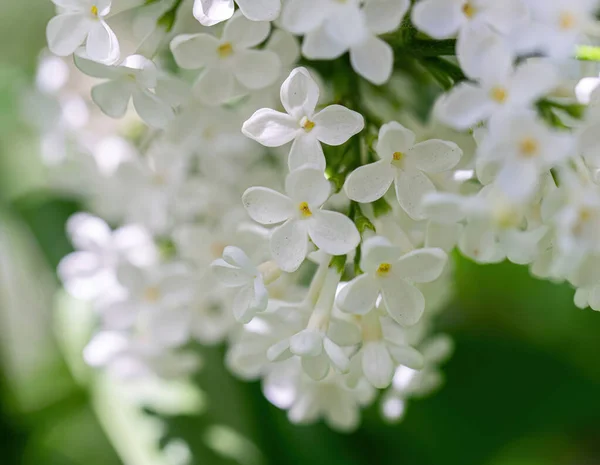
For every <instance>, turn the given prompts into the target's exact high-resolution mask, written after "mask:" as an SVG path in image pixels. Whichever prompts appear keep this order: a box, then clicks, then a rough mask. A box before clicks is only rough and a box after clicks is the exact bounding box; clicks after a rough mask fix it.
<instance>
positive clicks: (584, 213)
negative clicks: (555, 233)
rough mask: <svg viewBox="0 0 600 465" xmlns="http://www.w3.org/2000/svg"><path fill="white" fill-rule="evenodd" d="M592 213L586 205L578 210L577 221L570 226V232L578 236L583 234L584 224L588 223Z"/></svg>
mask: <svg viewBox="0 0 600 465" xmlns="http://www.w3.org/2000/svg"><path fill="white" fill-rule="evenodd" d="M593 215H594V213H593V212H592V210H590V209H589V208H587V207H582V208H581V209H580V210H579V215H578V218H577V222H576V223H575V224H574V225H573V227H572V228H571V232H572V233H573V235H575V236H580V235H582V234H583V229H584V228H585V225H586V224H587V223H589V222H590V221H591V219H592V217H593Z"/></svg>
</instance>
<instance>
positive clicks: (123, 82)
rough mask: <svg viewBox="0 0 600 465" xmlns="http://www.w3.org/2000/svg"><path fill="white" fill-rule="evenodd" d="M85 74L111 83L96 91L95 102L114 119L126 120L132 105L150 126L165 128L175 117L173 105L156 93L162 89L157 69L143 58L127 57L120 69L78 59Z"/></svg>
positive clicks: (98, 86) (76, 58) (79, 66)
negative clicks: (131, 102) (128, 108)
mask: <svg viewBox="0 0 600 465" xmlns="http://www.w3.org/2000/svg"><path fill="white" fill-rule="evenodd" d="M75 64H76V65H77V67H78V68H79V70H81V71H82V72H83V73H85V74H87V75H88V76H92V77H95V78H99V79H106V80H107V81H106V82H104V83H102V84H98V85H96V86H94V87H93V88H92V100H93V101H94V102H95V103H96V105H98V106H99V107H100V109H101V110H102V111H103V112H104V113H105V114H106V115H108V116H110V117H111V118H122V117H123V116H125V113H126V112H127V107H128V105H129V101H130V100H133V106H134V108H135V110H136V112H137V114H138V115H139V116H140V118H142V120H144V122H145V123H146V124H148V125H149V126H151V127H154V128H162V127H165V126H166V125H167V123H168V122H169V121H170V120H171V119H172V118H173V117H174V115H175V113H174V111H173V108H171V105H170V104H169V103H168V102H167V101H165V100H163V99H161V98H160V97H159V96H158V95H157V94H156V93H155V92H154V90H155V89H157V87H158V82H159V81H158V70H157V68H156V65H155V64H154V63H153V62H152V61H151V60H148V59H147V58H145V57H143V56H141V55H131V56H129V57H127V58H126V59H125V60H124V61H123V62H122V63H121V64H120V65H119V66H106V65H102V64H99V63H95V62H93V61H90V60H87V59H85V58H83V57H77V56H76V57H75Z"/></svg>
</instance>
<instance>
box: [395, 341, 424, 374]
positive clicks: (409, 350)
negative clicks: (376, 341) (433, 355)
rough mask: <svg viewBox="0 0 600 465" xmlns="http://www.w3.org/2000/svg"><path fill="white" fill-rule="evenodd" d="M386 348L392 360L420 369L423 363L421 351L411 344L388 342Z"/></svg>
mask: <svg viewBox="0 0 600 465" xmlns="http://www.w3.org/2000/svg"><path fill="white" fill-rule="evenodd" d="M388 350H389V353H390V355H391V356H392V358H393V359H394V361H395V362H396V363H399V364H400V365H404V366H405V367H408V368H412V369H413V370H421V369H422V368H423V365H424V364H425V359H424V358H423V355H422V354H421V352H419V351H418V350H417V349H415V348H413V347H411V346H406V345H401V346H397V345H395V344H389V345H388Z"/></svg>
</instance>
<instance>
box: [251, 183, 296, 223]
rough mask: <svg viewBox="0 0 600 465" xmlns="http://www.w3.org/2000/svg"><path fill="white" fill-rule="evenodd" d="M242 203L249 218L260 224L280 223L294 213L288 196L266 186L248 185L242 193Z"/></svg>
mask: <svg viewBox="0 0 600 465" xmlns="http://www.w3.org/2000/svg"><path fill="white" fill-rule="evenodd" d="M242 203H243V204H244V207H245V208H246V211H247V212H248V215H250V218H252V219H253V220H254V221H256V222H258V223H260V224H277V223H282V222H283V221H285V220H287V219H288V218H291V217H292V216H293V214H294V206H293V203H292V201H291V199H290V198H289V197H287V196H285V195H283V194H280V193H279V192H277V191H274V190H273V189H268V188H266V187H250V188H249V189H247V190H246V192H244V194H243V195H242Z"/></svg>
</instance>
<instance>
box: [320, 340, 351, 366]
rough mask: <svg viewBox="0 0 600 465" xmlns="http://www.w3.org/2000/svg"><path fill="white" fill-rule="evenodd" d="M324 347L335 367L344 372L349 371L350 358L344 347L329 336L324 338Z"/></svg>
mask: <svg viewBox="0 0 600 465" xmlns="http://www.w3.org/2000/svg"><path fill="white" fill-rule="evenodd" d="M323 348H324V349H325V353H326V354H327V356H328V357H329V360H330V361H331V364H332V365H333V366H334V368H336V369H337V370H338V371H340V372H342V373H347V372H348V370H349V369H350V359H349V358H348V356H347V355H346V354H345V353H344V351H343V350H342V348H341V347H340V346H338V345H337V344H336V343H335V342H333V341H332V340H330V339H329V338H327V337H326V338H324V339H323Z"/></svg>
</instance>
